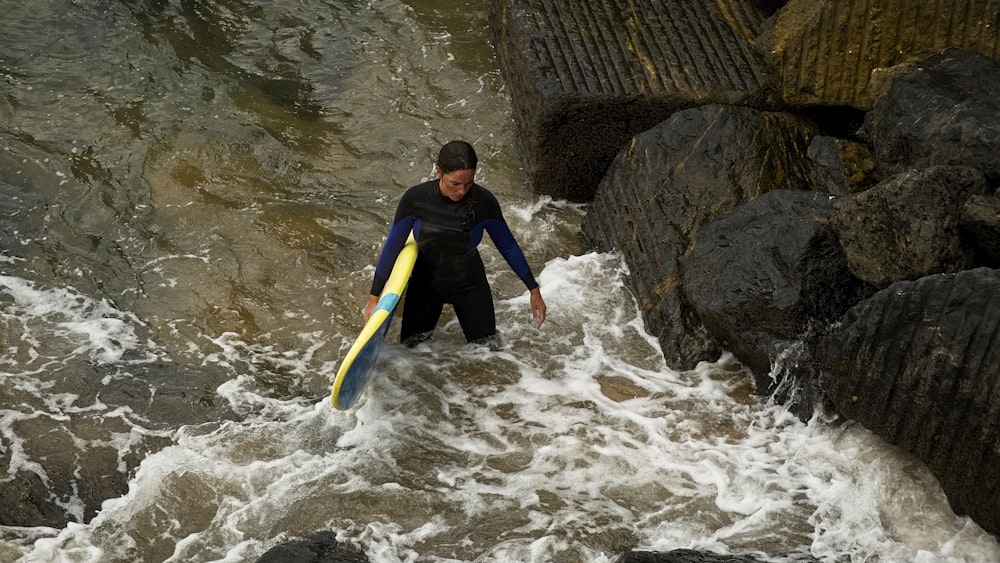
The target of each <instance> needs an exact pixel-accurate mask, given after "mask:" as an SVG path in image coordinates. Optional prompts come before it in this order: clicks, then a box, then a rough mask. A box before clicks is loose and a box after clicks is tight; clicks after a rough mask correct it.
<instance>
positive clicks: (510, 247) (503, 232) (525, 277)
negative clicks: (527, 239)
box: [486, 219, 538, 291]
mask: <svg viewBox="0 0 1000 563" xmlns="http://www.w3.org/2000/svg"><path fill="white" fill-rule="evenodd" d="M486 232H487V233H489V234H490V238H491V239H492V240H493V244H494V245H496V247H497V250H499V251H500V255H501V256H503V258H504V260H506V261H507V264H508V265H509V266H510V268H511V269H512V270H514V273H515V274H517V277H519V278H521V281H522V282H524V285H525V287H527V288H528V291H531V290H532V289H535V288H536V287H538V282H537V281H536V280H535V275H534V274H533V273H531V266H529V265H528V260H527V259H525V257H524V252H522V251H521V247H520V245H518V244H517V240H515V239H514V233H512V232H510V227H508V226H507V223H506V222H505V221H503V220H502V219H491V220H489V221H487V222H486Z"/></svg>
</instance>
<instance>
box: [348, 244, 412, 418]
mask: <svg viewBox="0 0 1000 563" xmlns="http://www.w3.org/2000/svg"><path fill="white" fill-rule="evenodd" d="M416 261H417V241H416V240H414V238H413V233H410V236H409V237H408V238H407V239H406V244H404V245H403V249H402V250H400V251H399V255H398V256H397V257H396V262H395V264H393V266H392V272H391V273H390V274H389V280H388V281H387V282H386V283H385V288H384V289H382V294H381V295H379V298H378V304H377V305H375V310H374V311H373V312H372V315H371V316H370V317H368V322H366V323H365V326H364V327H363V328H362V329H361V333H360V334H359V335H358V337H357V339H355V340H354V343H353V344H352V345H351V348H350V349H349V350H348V351H347V355H346V356H344V361H343V362H342V363H341V364H340V369H338V370H337V377H336V378H334V380H333V388H332V389H331V390H330V399H331V400H332V401H333V406H334V408H336V409H338V410H346V409H349V408H351V407H353V406H354V404H355V403H356V402H357V401H358V398H360V397H361V393H362V392H363V391H364V390H365V386H366V385H367V384H368V381H369V379H371V376H372V367H374V366H375V362H376V361H377V360H378V356H379V353H380V352H381V351H382V345H383V344H384V343H385V335H386V333H388V332H389V325H390V324H392V316H393V314H394V313H395V312H396V306H397V305H398V304H399V299H400V297H401V296H402V295H403V290H404V289H406V284H407V282H409V281H410V274H411V273H412V272H413V264H414V263H416Z"/></svg>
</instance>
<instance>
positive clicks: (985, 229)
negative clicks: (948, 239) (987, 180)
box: [959, 195, 1000, 268]
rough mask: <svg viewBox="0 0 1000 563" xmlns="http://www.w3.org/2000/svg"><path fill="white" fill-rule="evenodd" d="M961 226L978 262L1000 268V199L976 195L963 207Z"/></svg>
mask: <svg viewBox="0 0 1000 563" xmlns="http://www.w3.org/2000/svg"><path fill="white" fill-rule="evenodd" d="M959 226H960V227H961V230H962V232H963V233H964V234H965V236H964V237H963V238H965V239H967V240H969V242H970V244H971V245H972V246H973V248H974V250H975V251H976V257H977V260H976V262H977V263H979V264H982V265H984V266H989V267H991V268H996V267H1000V198H998V197H996V196H985V195H974V196H972V197H970V198H969V199H968V200H967V201H966V202H965V205H964V206H962V215H961V217H960V219H959Z"/></svg>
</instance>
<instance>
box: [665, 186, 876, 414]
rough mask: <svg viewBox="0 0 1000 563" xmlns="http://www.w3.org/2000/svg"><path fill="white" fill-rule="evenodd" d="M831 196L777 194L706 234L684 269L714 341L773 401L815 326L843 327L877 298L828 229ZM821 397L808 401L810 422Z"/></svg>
mask: <svg viewBox="0 0 1000 563" xmlns="http://www.w3.org/2000/svg"><path fill="white" fill-rule="evenodd" d="M832 209H833V203H832V201H831V198H830V196H825V195H817V194H812V193H809V192H802V191H789V190H773V191H770V192H768V193H766V194H764V195H762V196H760V197H759V198H757V199H754V200H753V201H751V202H749V203H747V204H746V205H742V206H740V207H737V208H736V209H734V210H732V211H730V212H728V213H726V214H724V215H722V216H721V217H719V218H718V219H716V220H715V221H713V222H711V223H709V224H708V225H706V226H705V227H702V228H701V229H700V230H699V231H698V235H697V238H696V242H695V246H694V250H693V251H692V252H691V253H690V255H689V256H688V257H687V259H686V260H685V262H684V270H685V273H684V289H685V291H686V292H687V294H688V296H689V298H690V301H691V303H692V306H693V307H694V310H695V311H696V312H697V314H698V317H699V319H701V321H702V323H703V324H704V326H705V327H706V328H707V329H708V333H709V335H711V336H712V337H713V338H715V339H717V340H719V341H720V342H721V344H722V346H723V347H724V348H726V349H727V350H729V351H731V352H732V353H733V355H734V356H736V358H737V359H738V360H740V362H741V363H743V364H744V365H746V366H747V367H749V368H750V369H751V370H752V371H753V373H754V378H755V382H756V386H757V390H758V392H759V393H762V394H765V395H770V394H771V393H772V392H774V391H775V389H776V388H777V387H778V385H779V384H780V383H781V381H780V380H777V378H778V377H780V376H782V375H783V374H780V373H775V372H774V371H773V368H774V366H775V365H777V364H778V363H779V357H780V356H781V355H782V354H784V353H785V352H786V351H787V350H788V349H789V348H791V347H793V346H795V345H796V344H797V343H798V342H800V341H801V340H802V339H803V338H804V336H805V335H806V333H807V332H809V330H810V327H811V325H812V324H820V325H825V324H827V323H829V322H831V321H834V320H837V319H839V318H840V317H841V316H842V315H843V314H844V313H845V312H846V311H847V310H848V309H849V308H850V307H851V306H853V305H855V304H856V303H857V302H858V301H860V300H861V299H863V298H864V297H867V296H868V295H870V294H871V293H872V290H870V289H869V288H868V287H867V286H866V285H865V284H863V283H861V282H860V281H858V280H857V279H855V278H854V277H853V276H852V275H851V274H850V272H849V271H848V269H847V262H846V259H845V258H844V256H843V253H842V251H841V250H840V247H839V246H838V245H837V241H836V238H835V237H834V236H833V233H832V232H831V231H830V229H829V227H828V226H827V218H828V217H829V215H830V213H831V211H832ZM814 395H815V396H818V395H819V393H815V394H813V393H806V395H805V397H804V399H809V400H806V401H805V404H803V405H800V406H798V410H801V411H802V412H801V413H800V414H801V416H802V417H803V418H806V419H807V418H808V417H809V415H810V414H811V410H810V408H809V404H808V403H809V402H810V400H811V399H812V397H813V396H814Z"/></svg>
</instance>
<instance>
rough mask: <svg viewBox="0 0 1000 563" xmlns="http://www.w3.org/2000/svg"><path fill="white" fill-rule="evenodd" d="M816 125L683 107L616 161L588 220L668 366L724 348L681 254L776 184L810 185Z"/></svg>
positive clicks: (589, 233)
mask: <svg viewBox="0 0 1000 563" xmlns="http://www.w3.org/2000/svg"><path fill="white" fill-rule="evenodd" d="M814 133H815V131H814V129H813V126H812V125H811V124H810V123H809V122H807V121H805V120H803V119H801V118H797V117H795V116H791V115H787V114H780V113H768V112H762V111H758V110H754V109H749V108H743V107H733V106H719V105H713V106H701V107H698V108H692V109H689V110H684V111H680V112H677V113H676V114H674V115H673V116H671V117H670V119H668V120H667V121H665V122H663V123H661V124H660V125H657V126H656V127H654V128H652V129H650V130H649V131H646V132H644V133H642V134H640V135H638V136H636V137H635V139H633V140H632V142H631V143H630V145H629V146H628V148H627V149H625V150H624V151H622V153H621V154H619V155H618V157H617V158H616V159H615V162H614V163H613V164H612V166H611V168H610V169H609V170H608V174H607V175H606V176H605V178H604V180H603V181H602V182H601V185H600V187H599V188H598V191H597V194H596V196H595V199H594V204H593V206H592V207H591V210H590V212H589V213H588V214H587V216H586V217H585V218H584V220H583V223H582V230H583V233H584V235H585V236H586V237H587V239H588V240H589V241H590V243H591V244H592V245H594V246H595V247H596V248H597V249H598V250H601V251H609V250H612V249H618V250H620V251H621V253H622V254H623V256H624V259H625V262H626V264H628V266H629V269H630V272H631V274H630V276H629V280H630V283H631V285H632V288H633V291H634V293H635V296H636V298H637V300H638V301H639V304H640V307H641V309H642V311H643V316H644V319H645V321H646V326H647V329H648V330H649V331H650V333H652V334H655V335H657V336H658V338H659V340H660V344H661V346H662V348H663V353H664V356H665V358H666V360H667V362H668V363H669V364H671V365H672V366H674V367H677V368H679V369H686V368H689V367H693V366H694V365H696V364H697V362H699V361H702V360H704V359H706V358H708V357H710V356H713V355H715V356H717V355H718V353H719V352H720V349H719V348H718V346H717V345H716V344H715V343H714V342H713V340H712V339H711V338H709V336H708V334H707V333H706V331H705V328H704V327H703V326H702V325H701V322H700V321H699V320H698V317H697V315H696V314H695V313H694V311H693V309H692V308H691V307H690V304H689V303H688V301H687V298H686V297H685V296H684V294H683V291H682V288H681V284H682V281H683V274H684V273H683V270H682V267H681V262H680V259H681V257H682V256H684V255H685V254H686V253H688V252H690V250H691V248H692V245H693V239H694V236H695V233H696V232H697V230H698V229H699V228H700V227H701V226H702V225H704V224H706V223H708V222H710V221H711V220H713V219H715V218H716V217H718V216H719V215H721V214H723V213H725V212H727V211H730V210H732V209H734V208H736V207H737V206H739V205H741V204H743V203H746V202H748V201H750V200H752V199H753V198H754V197H757V196H758V195H760V194H762V193H766V192H768V191H770V190H773V189H799V190H801V189H808V188H809V186H810V183H809V180H808V178H809V176H810V169H809V167H810V165H809V162H808V158H807V157H806V150H807V147H808V144H809V140H810V138H811V137H812V136H813V135H814Z"/></svg>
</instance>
